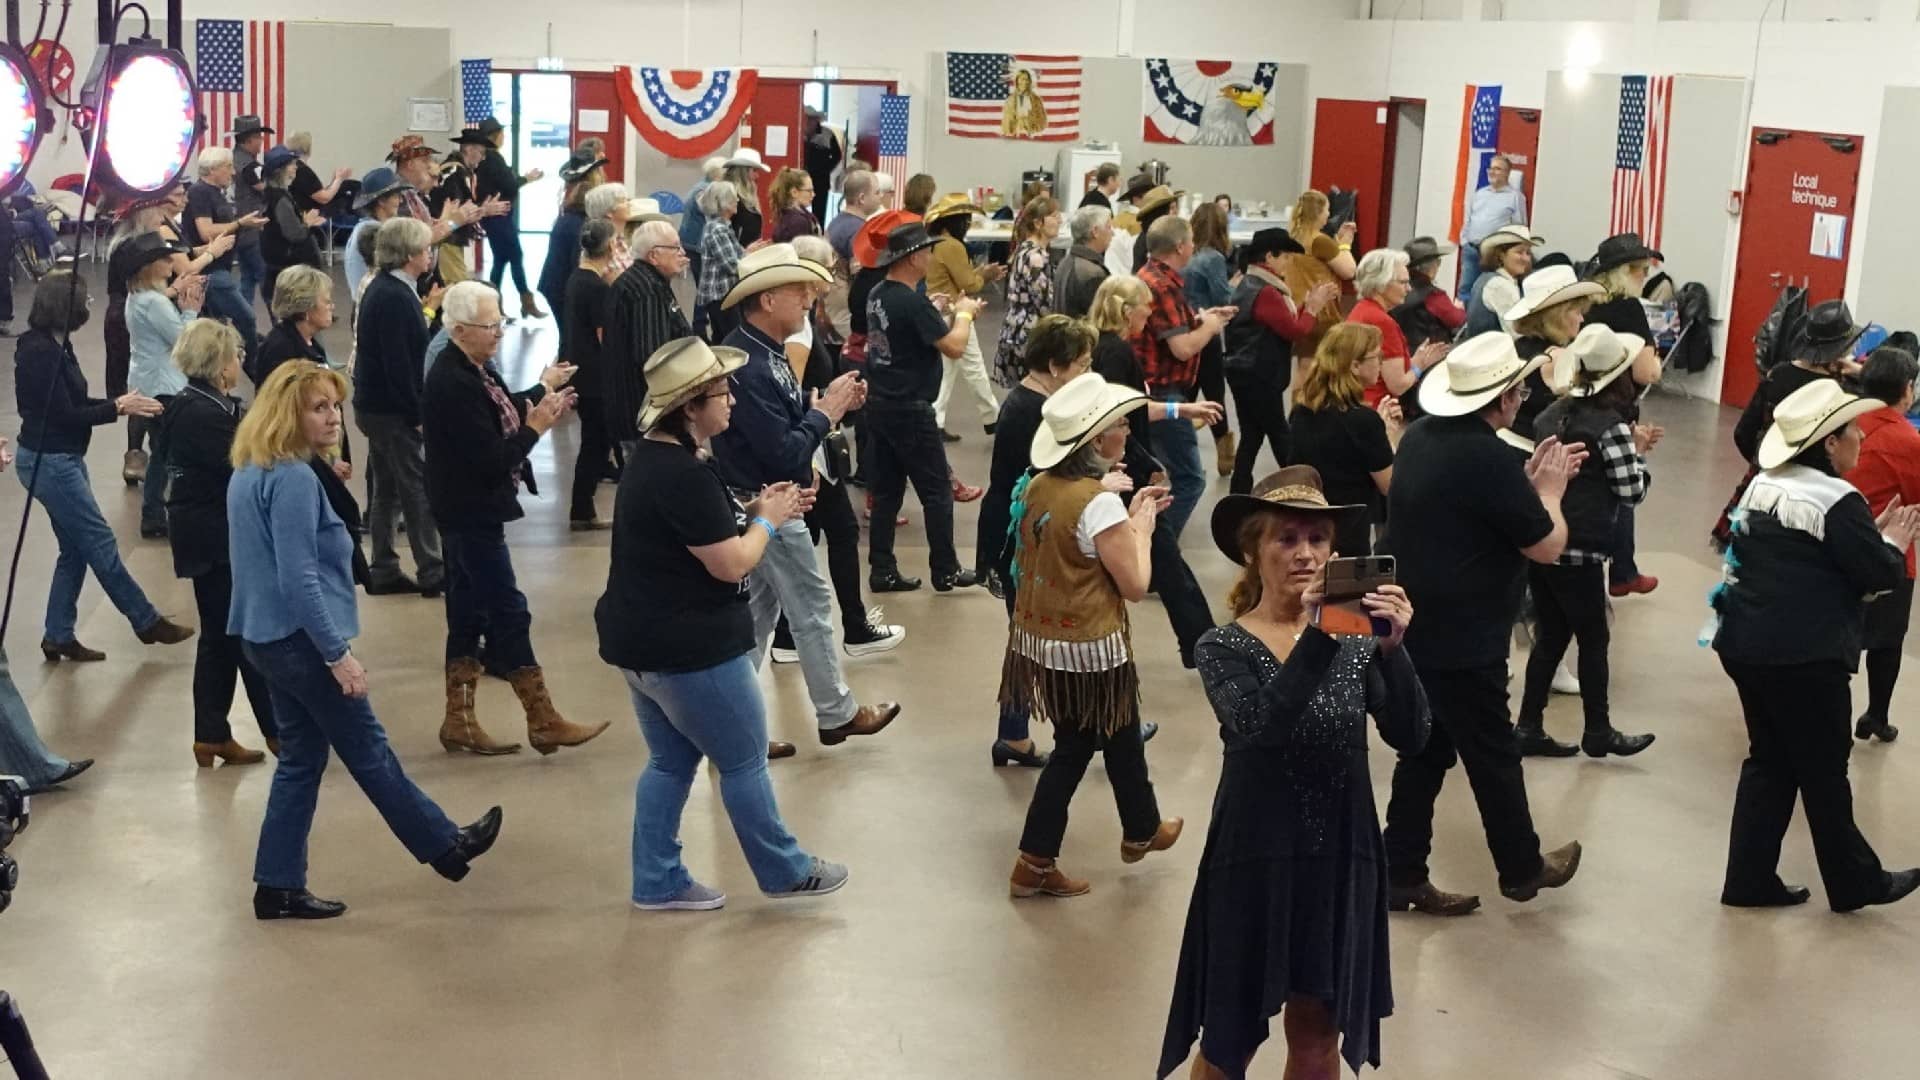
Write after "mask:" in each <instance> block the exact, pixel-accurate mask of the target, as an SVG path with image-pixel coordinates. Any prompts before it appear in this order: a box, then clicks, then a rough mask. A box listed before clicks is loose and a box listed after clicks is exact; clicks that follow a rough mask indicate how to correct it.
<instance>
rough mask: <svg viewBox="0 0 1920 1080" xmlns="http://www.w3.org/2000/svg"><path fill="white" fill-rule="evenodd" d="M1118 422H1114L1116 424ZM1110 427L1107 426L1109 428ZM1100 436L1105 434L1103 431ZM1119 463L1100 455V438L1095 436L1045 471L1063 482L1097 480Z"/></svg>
mask: <svg viewBox="0 0 1920 1080" xmlns="http://www.w3.org/2000/svg"><path fill="white" fill-rule="evenodd" d="M1118 422H1119V421H1117V420H1116V421H1115V423H1118ZM1110 426H1111V425H1109V427H1110ZM1102 434H1105V431H1104V429H1103V431H1102ZM1118 463H1119V462H1118V461H1117V460H1116V459H1114V458H1109V457H1102V456H1101V455H1100V437H1099V436H1098V435H1095V436H1094V437H1092V438H1090V439H1088V440H1087V441H1086V442H1084V443H1081V444H1080V449H1078V450H1075V451H1074V452H1073V453H1071V454H1068V455H1067V456H1066V459H1065V460H1063V461H1061V462H1060V464H1058V465H1055V466H1054V467H1053V468H1051V469H1048V470H1047V471H1048V472H1050V473H1052V474H1053V475H1055V476H1058V477H1060V478H1061V479H1063V480H1098V479H1100V478H1101V477H1103V476H1105V475H1107V473H1109V472H1111V471H1113V467H1114V466H1115V465H1116V464H1118Z"/></svg>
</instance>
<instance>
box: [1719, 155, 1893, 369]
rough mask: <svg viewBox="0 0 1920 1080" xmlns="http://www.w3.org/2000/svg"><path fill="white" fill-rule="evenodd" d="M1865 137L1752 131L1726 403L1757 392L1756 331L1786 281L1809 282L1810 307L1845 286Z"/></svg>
mask: <svg viewBox="0 0 1920 1080" xmlns="http://www.w3.org/2000/svg"><path fill="white" fill-rule="evenodd" d="M1860 143H1861V139H1860V137H1859V136H1858V135H1823V134H1820V133H1818V132H1812V131H1780V130H1777V129H1773V128H1754V129H1753V145H1752V146H1751V147H1749V156H1748V159H1747V189H1746V195H1745V201H1744V203H1743V204H1742V209H1741V215H1742V218H1743V220H1742V222H1741V227H1740V254H1739V258H1738V261H1737V263H1736V264H1735V267H1734V272H1733V303H1732V305H1731V309H1730V313H1729V315H1728V316H1727V363H1726V372H1725V375H1724V376H1723V378H1722V380H1721V383H1720V400H1721V401H1722V402H1723V403H1725V404H1728V405H1745V404H1746V403H1747V400H1748V399H1749V398H1751V397H1753V389H1754V387H1755V386H1756V385H1758V383H1759V378H1760V376H1759V372H1758V371H1757V370H1756V369H1755V368H1754V366H1753V334H1754V331H1756V330H1758V329H1759V328H1760V324H1761V323H1762V322H1763V321H1765V319H1766V317H1767V314H1768V313H1769V312H1771V311H1772V310H1773V304H1774V299H1775V298H1776V297H1777V296H1778V295H1779V293H1780V290H1781V289H1782V288H1783V287H1785V286H1787V285H1799V286H1803V287H1804V288H1805V289H1806V290H1807V305H1808V306H1809V307H1811V306H1812V305H1814V304H1818V303H1821V302H1822V301H1826V300H1837V299H1839V298H1840V297H1841V294H1842V292H1843V291H1844V290H1845V288H1846V281H1847V256H1848V254H1849V252H1850V251H1851V249H1852V246H1853V236H1852V225H1853V197H1854V192H1855V190H1856V189H1857V188H1858V187H1859V184H1860Z"/></svg>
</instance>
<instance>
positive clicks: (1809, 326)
mask: <svg viewBox="0 0 1920 1080" xmlns="http://www.w3.org/2000/svg"><path fill="white" fill-rule="evenodd" d="M1866 329H1867V328H1866V327H1864V326H1858V325H1855V323H1854V321H1853V311H1852V309H1851V308H1849V307H1847V302H1846V301H1845V300H1828V301H1827V302H1826V303H1824V304H1815V305H1814V307H1813V310H1812V311H1809V312H1807V322H1806V334H1805V339H1804V343H1803V344H1802V346H1801V347H1800V349H1798V350H1797V358H1798V359H1801V360H1805V361H1807V362H1808V363H1810V364H1830V363H1832V362H1833V361H1835V360H1838V359H1840V358H1841V357H1843V356H1846V355H1847V354H1848V353H1849V352H1851V351H1853V343H1854V342H1856V341H1858V340H1860V335H1861V334H1862V333H1865V332H1866Z"/></svg>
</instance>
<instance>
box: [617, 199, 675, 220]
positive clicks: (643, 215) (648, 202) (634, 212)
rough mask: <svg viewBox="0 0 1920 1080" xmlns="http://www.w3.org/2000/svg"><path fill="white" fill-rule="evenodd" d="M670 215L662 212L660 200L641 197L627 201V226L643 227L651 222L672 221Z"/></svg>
mask: <svg viewBox="0 0 1920 1080" xmlns="http://www.w3.org/2000/svg"><path fill="white" fill-rule="evenodd" d="M672 220H673V218H672V217H671V216H670V215H667V214H663V213H661V212H660V200H659V199H655V198H650V197H648V196H644V195H643V196H641V197H639V198H637V199H628V200H627V224H629V225H641V224H644V223H646V222H649V221H672Z"/></svg>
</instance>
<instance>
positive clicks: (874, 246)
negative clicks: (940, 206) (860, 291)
mask: <svg viewBox="0 0 1920 1080" xmlns="http://www.w3.org/2000/svg"><path fill="white" fill-rule="evenodd" d="M919 220H920V215H919V214H916V213H913V212H912V211H909V210H884V211H882V212H880V213H878V214H875V215H873V216H872V217H870V218H868V219H867V223H866V224H865V225H862V226H860V231H859V232H857V233H854V234H853V257H854V260H855V261H856V262H858V263H859V264H860V265H861V266H864V267H866V268H867V269H869V270H871V269H873V268H874V267H877V266H879V265H880V260H881V258H883V257H884V256H885V254H886V250H887V234H888V233H890V232H892V231H893V230H895V229H897V228H899V227H900V226H902V225H905V224H907V223H908V222H913V221H919Z"/></svg>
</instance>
